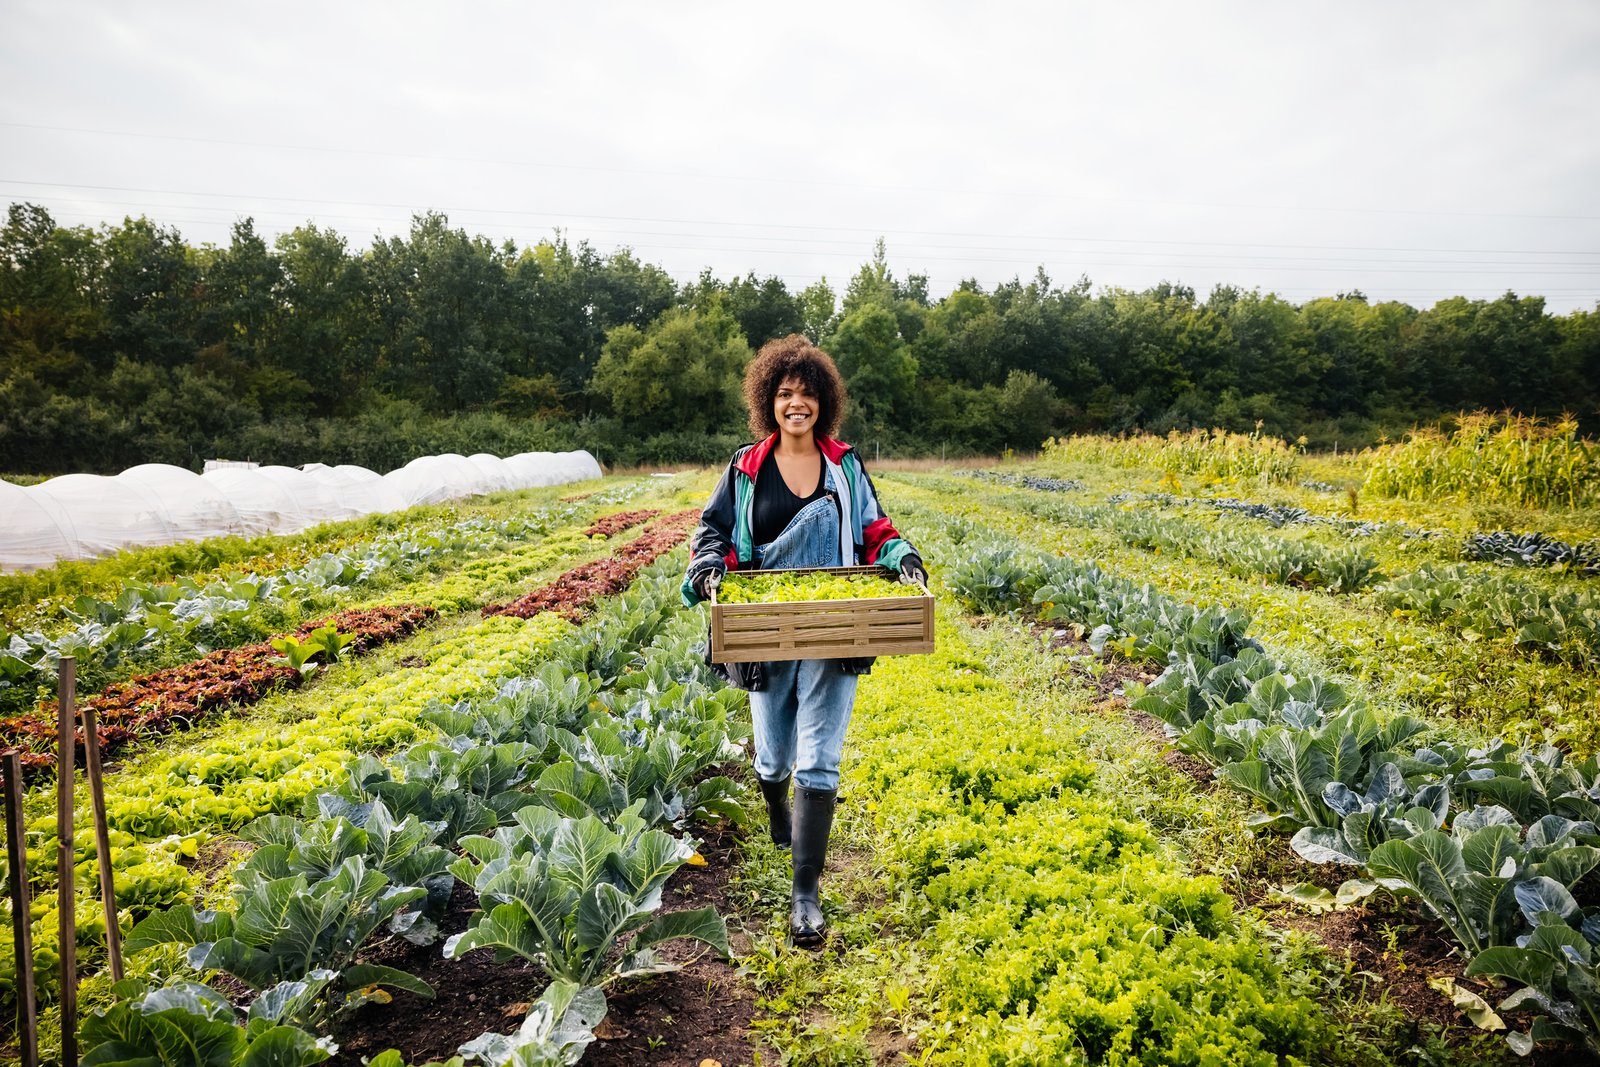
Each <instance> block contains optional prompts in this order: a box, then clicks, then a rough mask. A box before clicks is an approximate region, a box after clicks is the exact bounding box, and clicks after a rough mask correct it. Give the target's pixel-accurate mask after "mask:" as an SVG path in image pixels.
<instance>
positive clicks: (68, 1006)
mask: <svg viewBox="0 0 1600 1067" xmlns="http://www.w3.org/2000/svg"><path fill="white" fill-rule="evenodd" d="M60 680H61V687H60V690H59V693H58V697H57V710H58V712H59V715H58V716H57V727H58V729H59V731H60V739H61V748H60V754H59V756H58V758H57V761H56V884H57V892H58V894H59V897H58V907H59V909H60V912H61V928H60V929H61V1062H62V1063H77V1062H78V921H77V914H76V910H77V909H76V903H77V901H76V897H75V894H74V892H73V877H72V873H73V872H72V861H73V859H74V858H75V853H74V851H73V843H72V786H73V780H74V778H75V777H76V775H75V773H74V766H75V764H76V762H77V745H76V743H75V738H74V737H73V727H74V726H76V725H77V722H76V720H77V718H78V716H77V708H76V704H77V702H78V661H77V659H75V658H74V657H72V656H62V657H61V679H60Z"/></svg>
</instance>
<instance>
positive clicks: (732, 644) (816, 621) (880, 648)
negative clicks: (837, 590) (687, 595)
mask: <svg viewBox="0 0 1600 1067" xmlns="http://www.w3.org/2000/svg"><path fill="white" fill-rule="evenodd" d="M787 570H788V572H789V573H804V572H807V571H823V572H826V573H828V574H834V575H851V574H879V575H884V574H885V572H884V570H883V569H882V568H880V567H802V568H788V569H787ZM763 573H773V572H763ZM886 580H887V579H886ZM933 625H934V622H933V597H932V596H929V595H927V594H918V595H913V596H898V597H872V598H866V599H861V600H822V601H784V602H777V603H769V604H712V606H711V650H712V659H713V660H714V661H716V662H720V663H750V662H761V661H766V660H792V659H842V658H851V657H858V656H901V655H921V654H926V653H929V652H932V651H933V650H934V639H933Z"/></svg>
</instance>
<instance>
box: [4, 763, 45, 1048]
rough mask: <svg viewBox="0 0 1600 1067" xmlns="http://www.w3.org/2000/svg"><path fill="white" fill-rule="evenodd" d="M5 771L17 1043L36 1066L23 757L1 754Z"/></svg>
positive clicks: (36, 1012) (36, 1024)
mask: <svg viewBox="0 0 1600 1067" xmlns="http://www.w3.org/2000/svg"><path fill="white" fill-rule="evenodd" d="M0 766H3V767H4V770H5V794H6V862H7V864H8V866H9V869H10V874H11V877H10V883H11V885H10V889H11V926H12V933H13V934H14V943H15V945H16V952H17V1043H18V1044H20V1045H21V1046H22V1067H39V998H38V996H37V995H36V993H35V991H34V981H33V918H32V916H31V915H30V910H31V909H30V908H29V904H28V850H27V849H26V848H24V847H23V845H24V842H23V839H22V835H23V833H24V827H23V819H22V757H21V756H20V755H19V754H17V753H15V752H7V753H6V754H5V755H4V756H3V757H0Z"/></svg>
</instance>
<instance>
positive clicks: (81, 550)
mask: <svg viewBox="0 0 1600 1067" xmlns="http://www.w3.org/2000/svg"><path fill="white" fill-rule="evenodd" d="M600 475H601V471H600V465H599V464H598V463H596V462H595V460H594V457H593V456H591V455H590V454H589V453H587V452H524V453H522V454H520V455H516V456H512V457H510V458H508V459H501V458H500V457H498V456H493V455H490V454H488V453H486V452H480V453H478V454H476V455H474V456H472V457H470V458H469V457H467V456H462V455H457V454H455V453H447V454H445V455H442V456H423V457H421V458H419V459H414V460H412V461H411V462H410V463H407V464H406V465H405V466H404V467H401V468H400V469H399V470H395V471H390V472H389V473H388V474H381V475H380V474H379V473H378V472H376V471H372V470H368V469H367V468H365V467H359V466H355V465H354V464H340V465H339V466H337V467H330V466H326V465H324V464H321V463H310V464H307V465H306V467H305V468H304V469H303V470H297V469H295V468H293V467H277V466H272V467H255V466H251V465H248V464H230V465H227V466H221V465H219V466H217V467H216V468H215V469H211V470H207V471H206V473H205V474H203V475H199V474H194V473H193V472H191V471H188V470H185V469H183V468H182V467H175V466H169V465H167V464H162V463H146V464H141V465H140V466H137V467H132V468H130V469H128V470H125V471H123V472H122V473H121V474H118V475H116V476H114V477H104V476H101V475H96V474H67V475H63V476H62V477H59V478H51V479H50V480H48V481H45V482H41V483H39V484H38V485H30V486H19V485H14V484H12V483H11V482H6V481H0V515H3V516H4V520H3V522H0V571H19V570H33V569H36V568H39V567H48V566H50V565H51V564H53V563H56V562H59V561H61V560H69V559H92V558H93V557H95V556H103V555H108V554H110V553H112V552H116V551H118V550H120V549H124V548H142V547H149V546H152V545H169V544H176V543H178V542H181V541H196V540H202V539H204V538H207V537H218V536H223V535H228V534H238V535H242V536H245V537H255V536H259V535H261V534H269V533H270V534H291V533H299V532H300V531H302V530H305V529H309V528H310V527H312V526H316V525H317V524H319V523H324V522H335V521H339V520H342V519H353V518H358V517H360V516H364V515H372V514H378V513H386V512H392V511H403V510H405V509H406V508H409V507H415V506H417V505H419V504H438V503H442V502H444V501H447V500H456V499H459V498H461V497H466V496H475V495H479V494H483V493H493V492H500V491H503V490H507V489H524V488H531V487H534V486H542V485H557V484H560V483H564V482H571V481H579V480H583V479H588V478H598V477H600Z"/></svg>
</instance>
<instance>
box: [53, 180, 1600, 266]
mask: <svg viewBox="0 0 1600 1067" xmlns="http://www.w3.org/2000/svg"><path fill="white" fill-rule="evenodd" d="M52 199H53V200H55V201H57V202H61V203H74V204H98V203H106V202H109V203H114V204H116V205H118V206H121V207H126V206H133V207H141V208H171V209H175V210H181V211H211V212H218V213H229V214H233V215H234V217H237V212H236V211H235V209H233V208H231V207H226V206H219V207H210V206H208V205H205V204H184V203H163V202H161V201H156V200H126V199H120V198H119V199H117V200H114V201H101V200H98V199H94V198H85V197H65V196H56V197H53V198H52ZM61 214H63V215H66V214H73V216H74V217H80V218H81V217H87V218H96V217H99V216H96V215H93V214H85V213H81V212H80V213H70V212H62V213H61ZM294 215H295V213H294V212H290V211H266V212H259V213H256V214H254V215H252V217H253V218H264V217H269V216H284V217H289V216H294ZM318 219H319V220H326V219H340V220H345V221H368V222H382V221H387V220H386V219H385V218H384V217H382V216H378V215H345V214H331V215H330V214H323V215H319V216H318ZM172 221H180V222H195V223H200V224H208V223H215V222H218V221H220V220H217V219H175V220H172ZM481 225H484V226H487V227H491V228H496V229H500V230H506V229H509V228H510V227H509V225H508V224H505V223H483V224H481ZM584 233H585V234H612V235H617V234H620V235H623V236H625V237H630V238H631V237H634V236H643V237H674V238H689V239H697V238H699V239H706V240H710V239H717V240H736V241H774V240H782V241H784V242H786V243H787V245H790V246H798V245H836V246H837V245H843V244H846V243H847V242H848V243H849V244H850V245H851V248H850V250H849V251H848V252H847V254H848V255H851V256H856V255H859V254H860V245H859V243H857V242H856V241H855V239H854V238H819V237H787V236H784V237H776V236H773V237H768V236H765V235H758V234H750V235H745V234H707V233H699V232H684V231H681V230H638V229H605V228H595V227H585V229H584ZM924 249H934V250H940V251H961V252H1008V253H1013V254H1015V255H1019V256H1020V255H1072V254H1077V253H1080V252H1084V251H1103V250H1095V249H1074V248H1047V247H1042V246H1037V245H1035V246H1024V247H1012V246H1006V245H966V244H929V243H918V244H913V245H909V246H907V245H898V246H897V247H896V249H895V255H896V256H897V257H902V258H904V257H909V256H916V255H922V254H924V251H923V250H924ZM728 251H735V250H734V249H729V250H728ZM798 251H800V252H802V253H805V254H811V252H810V250H807V249H798ZM1116 254H1117V255H1121V256H1145V257H1152V258H1165V257H1167V256H1169V255H1171V253H1170V252H1165V251H1148V252H1147V251H1142V250H1139V249H1118V250H1117V251H1116ZM1186 254H1187V255H1189V256H1190V257H1192V258H1201V259H1244V260H1249V261H1251V262H1267V261H1271V262H1278V261H1282V262H1301V263H1333V264H1355V265H1358V266H1359V265H1363V264H1367V263H1372V262H1382V263H1409V264H1417V265H1423V266H1440V267H1449V266H1492V267H1571V266H1600V261H1597V262H1595V263H1580V262H1572V261H1568V262H1562V261H1557V260H1545V261H1539V260H1483V259H1388V258H1385V259H1381V260H1379V259H1377V258H1376V257H1371V256H1367V257H1360V258H1344V259H1339V258H1321V257H1316V256H1274V255H1262V254H1249V255H1246V254H1245V253H1238V252H1215V253H1205V252H1188V253H1186ZM1485 254H1489V253H1485ZM1496 254H1524V255H1526V254H1531V253H1496ZM1574 254H1577V253H1574ZM1597 254H1600V253H1597ZM1223 265H1227V264H1223Z"/></svg>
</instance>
